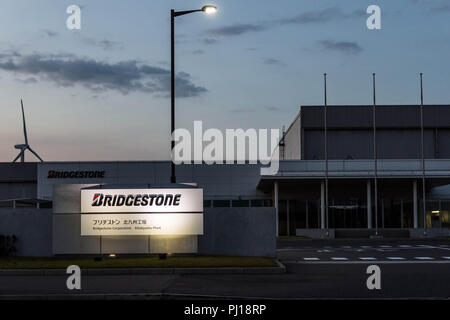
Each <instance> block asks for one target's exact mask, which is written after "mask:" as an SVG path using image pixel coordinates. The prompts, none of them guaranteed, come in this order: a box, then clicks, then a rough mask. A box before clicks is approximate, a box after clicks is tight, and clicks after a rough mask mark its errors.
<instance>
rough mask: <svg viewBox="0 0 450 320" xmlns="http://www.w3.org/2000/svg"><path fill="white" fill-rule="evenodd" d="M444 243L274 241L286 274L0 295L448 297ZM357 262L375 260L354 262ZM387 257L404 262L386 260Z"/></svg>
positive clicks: (0, 287) (45, 286)
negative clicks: (374, 284)
mask: <svg viewBox="0 0 450 320" xmlns="http://www.w3.org/2000/svg"><path fill="white" fill-rule="evenodd" d="M449 244H450V243H449V241H430V240H423V241H412V240H404V241H368V240H367V241H363V240H358V241H280V242H279V251H278V256H279V259H281V260H282V261H283V262H284V263H285V264H286V266H287V269H288V273H287V274H283V275H250V274H245V275H133V276H127V275H120V276H106V275H105V276H83V277H82V290H81V291H79V292H73V291H69V290H67V289H66V287H65V282H66V278H65V277H63V276H46V277H40V276H0V297H3V298H7V297H19V296H21V297H24V296H28V297H29V296H37V295H44V296H46V297H59V296H60V295H65V296H66V297H69V296H73V295H76V296H77V297H86V296H87V297H97V298H110V297H111V298H117V297H121V298H145V299H152V298H154V299H159V298H167V299H173V298H182V297H192V298H194V297H203V298H208V297H211V298H214V297H235V298H243V297H246V298H270V299H292V298H447V299H448V297H449V296H450V285H449V284H450V259H447V258H445V257H448V256H450V247H449ZM364 257H371V258H374V259H376V260H373V261H372V260H370V261H369V260H361V258H364ZM394 257H397V258H403V259H404V260H397V259H390V258H394ZM421 257H422V258H425V257H426V258H427V259H419V258H421ZM305 258H317V259H319V260H305ZM333 258H345V259H347V260H342V259H338V260H335V259H333ZM370 264H377V265H379V266H380V268H381V290H368V289H367V287H366V280H367V277H368V275H367V274H366V268H367V266H368V265H370Z"/></svg>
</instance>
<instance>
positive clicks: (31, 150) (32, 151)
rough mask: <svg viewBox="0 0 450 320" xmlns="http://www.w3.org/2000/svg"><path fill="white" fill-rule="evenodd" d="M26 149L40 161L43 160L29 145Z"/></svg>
mask: <svg viewBox="0 0 450 320" xmlns="http://www.w3.org/2000/svg"><path fill="white" fill-rule="evenodd" d="M27 149H28V150H30V152H31V153H32V154H34V155H35V156H36V157H37V158H38V159H39V160H41V162H44V160H42V158H41V157H39V155H38V154H37V153H36V152H34V150H33V149H31V148H30V147H27Z"/></svg>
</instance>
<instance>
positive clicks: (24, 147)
mask: <svg viewBox="0 0 450 320" xmlns="http://www.w3.org/2000/svg"><path fill="white" fill-rule="evenodd" d="M20 105H21V106H22V120H23V135H24V137H25V143H24V144H16V145H15V146H14V148H16V149H18V150H20V152H19V154H18V155H17V157H16V158H15V159H14V160H13V162H16V161H17V159H19V158H20V162H25V150H27V149H28V150H29V151H30V152H31V153H32V154H34V155H35V156H36V157H37V158H38V159H39V160H41V162H44V160H42V158H41V157H39V155H38V154H37V153H36V152H34V150H33V149H31V147H30V145H29V144H28V136H27V126H26V124H25V112H24V111H23V102H22V99H20Z"/></svg>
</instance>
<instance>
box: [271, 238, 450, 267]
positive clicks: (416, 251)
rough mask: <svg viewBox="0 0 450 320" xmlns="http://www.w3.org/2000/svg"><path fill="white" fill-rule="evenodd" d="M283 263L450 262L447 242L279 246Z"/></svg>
mask: <svg viewBox="0 0 450 320" xmlns="http://www.w3.org/2000/svg"><path fill="white" fill-rule="evenodd" d="M278 259H280V260H281V261H283V263H330V262H370V263H372V262H376V263H383V264H386V263H391V262H396V263H409V264H415V263H422V262H434V263H439V262H441V263H450V241H448V240H371V241H368V240H333V241H331V240H323V241H298V240H297V241H293V240H281V241H279V243H278Z"/></svg>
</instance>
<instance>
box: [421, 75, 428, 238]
mask: <svg viewBox="0 0 450 320" xmlns="http://www.w3.org/2000/svg"><path fill="white" fill-rule="evenodd" d="M422 76H423V73H420V131H421V144H420V147H421V153H422V203H423V207H422V210H423V234H424V235H426V234H427V216H426V211H425V210H426V201H425V148H424V123H423V83H422Z"/></svg>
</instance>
